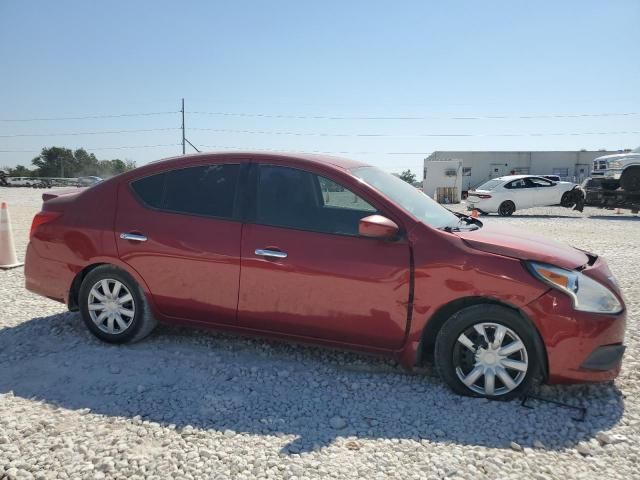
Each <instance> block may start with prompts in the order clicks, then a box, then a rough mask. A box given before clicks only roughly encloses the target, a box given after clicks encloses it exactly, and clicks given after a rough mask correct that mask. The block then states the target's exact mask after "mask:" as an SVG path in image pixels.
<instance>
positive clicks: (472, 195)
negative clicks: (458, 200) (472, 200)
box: [468, 191, 491, 198]
mask: <svg viewBox="0 0 640 480" xmlns="http://www.w3.org/2000/svg"><path fill="white" fill-rule="evenodd" d="M468 196H469V197H478V198H491V195H487V194H486V193H478V192H474V191H471V192H469V195H468Z"/></svg>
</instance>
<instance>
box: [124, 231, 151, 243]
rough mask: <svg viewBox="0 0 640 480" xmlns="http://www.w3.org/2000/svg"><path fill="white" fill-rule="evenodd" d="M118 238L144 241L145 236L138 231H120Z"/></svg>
mask: <svg viewBox="0 0 640 480" xmlns="http://www.w3.org/2000/svg"><path fill="white" fill-rule="evenodd" d="M120 238H121V239H123V240H131V241H132V242H146V241H147V237H145V236H144V235H140V234H139V233H121V234H120Z"/></svg>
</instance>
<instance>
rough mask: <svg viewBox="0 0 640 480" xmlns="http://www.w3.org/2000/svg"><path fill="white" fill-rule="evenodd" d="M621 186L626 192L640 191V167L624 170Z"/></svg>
mask: <svg viewBox="0 0 640 480" xmlns="http://www.w3.org/2000/svg"><path fill="white" fill-rule="evenodd" d="M620 186H621V187H622V188H623V189H624V191H625V192H640V167H629V168H627V169H626V170H625V171H624V172H622V176H621V177H620Z"/></svg>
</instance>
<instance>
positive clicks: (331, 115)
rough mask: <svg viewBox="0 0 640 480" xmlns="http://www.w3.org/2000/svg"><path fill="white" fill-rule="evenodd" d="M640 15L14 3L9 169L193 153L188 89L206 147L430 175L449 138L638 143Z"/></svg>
mask: <svg viewBox="0 0 640 480" xmlns="http://www.w3.org/2000/svg"><path fill="white" fill-rule="evenodd" d="M638 25H640V1H638V0H629V1H624V0H610V1H606V2H603V1H585V0H581V1H570V0H565V1H561V2H558V1H546V0H538V1H536V2H525V1H491V0H487V1H483V2H478V1H472V0H469V1H446V2H445V1H438V2H436V1H422V0H420V1H409V0H398V1H395V2H392V1H389V0H385V1H375V0H367V1H365V0H362V1H357V0H349V1H333V0H323V1H311V0H295V1H294V0H291V1H289V0H263V1H259V0H254V1H246V0H237V1H231V0H228V1H204V0H202V1H195V0H194V1H179V2H176V1H171V2H169V1H164V0H155V1H143V0H137V1H131V0H122V1H121V0H111V1H108V2H98V1H86V0H77V1H71V0H69V1H68V0H56V1H55V2H52V1H30V0H0V167H2V166H15V165H17V164H23V165H30V163H31V159H32V158H33V157H35V156H37V155H38V152H39V151H40V150H41V149H42V148H43V147H48V146H53V145H56V146H63V147H68V148H72V149H75V148H80V147H84V148H86V149H87V150H89V151H90V152H93V153H95V154H96V156H97V157H98V158H100V159H110V158H122V159H129V160H134V161H136V162H137V164H138V165H142V164H145V163H147V162H149V161H152V160H157V159H160V158H163V157H167V156H173V155H176V154H179V153H181V146H180V145H179V143H180V141H181V133H180V125H181V119H180V114H179V113H178V111H179V110H180V101H181V98H184V99H185V110H186V123H185V125H186V136H187V138H188V139H189V140H190V141H191V142H192V143H193V144H194V145H195V146H197V147H198V148H199V149H201V150H204V151H214V150H218V151H220V150H222V151H226V150H232V149H240V150H263V149H264V150H280V151H305V152H331V153H336V154H340V155H342V156H346V157H351V158H355V159H359V160H364V161H367V162H369V163H371V164H374V165H376V166H379V167H381V168H383V169H385V170H388V171H393V172H399V171H402V170H405V169H407V168H408V169H411V170H413V171H414V172H416V173H418V174H419V177H421V172H422V164H423V159H424V157H426V156H427V155H428V154H429V153H430V152H432V151H435V150H578V149H583V148H584V149H601V148H604V149H611V150H617V149H622V148H634V147H637V146H638V145H640V88H639V87H640V62H638V57H637V55H638V52H639V51H640V28H638ZM600 114H607V115H605V116H602V115H600ZM622 114H626V115H622ZM562 115H579V116H562ZM592 115H599V116H592ZM109 116H112V117H109ZM496 116H498V117H504V118H486V117H496ZM69 117H72V118H76V119H69ZM78 117H103V118H82V119H77V118H78ZM104 117H106V118H104ZM460 117H471V118H463V119H461V118H460ZM521 117H529V118H521ZM531 117H533V118H531ZM37 119H48V120H37ZM105 132H111V133H105ZM632 132H635V133H632ZM88 133H92V134H91V135H89V134H88ZM593 133H597V134H593ZM569 134H571V135H569ZM129 147H131V148H129ZM187 151H188V152H193V151H194V150H193V149H192V148H190V147H188V149H187Z"/></svg>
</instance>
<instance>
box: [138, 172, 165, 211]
mask: <svg viewBox="0 0 640 480" xmlns="http://www.w3.org/2000/svg"><path fill="white" fill-rule="evenodd" d="M164 178H165V174H164V173H159V174H157V175H151V176H150V177H145V178H141V179H140V180H136V181H135V182H132V183H131V188H132V189H133V191H134V192H135V194H136V195H137V197H138V198H139V199H140V200H141V201H142V202H143V203H144V204H145V205H148V206H150V207H153V208H161V207H162V198H163V196H164Z"/></svg>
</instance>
